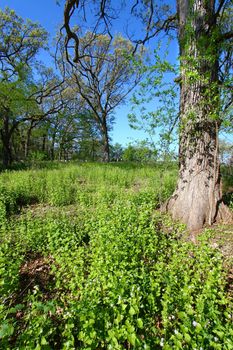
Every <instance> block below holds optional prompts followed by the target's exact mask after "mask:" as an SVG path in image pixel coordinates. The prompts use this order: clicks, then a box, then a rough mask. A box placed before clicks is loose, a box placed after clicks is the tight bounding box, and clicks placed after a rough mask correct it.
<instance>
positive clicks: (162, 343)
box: [159, 338, 164, 346]
mask: <svg viewBox="0 0 233 350" xmlns="http://www.w3.org/2000/svg"><path fill="white" fill-rule="evenodd" d="M159 345H160V346H164V338H161V340H160V344H159Z"/></svg>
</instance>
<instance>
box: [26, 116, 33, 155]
mask: <svg viewBox="0 0 233 350" xmlns="http://www.w3.org/2000/svg"><path fill="white" fill-rule="evenodd" d="M33 127H34V125H33V121H31V123H30V126H29V128H28V130H27V135H26V141H25V149H24V157H25V159H27V158H28V155H29V149H30V141H31V134H32V129H33Z"/></svg>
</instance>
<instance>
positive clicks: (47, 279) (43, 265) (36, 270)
mask: <svg viewBox="0 0 233 350" xmlns="http://www.w3.org/2000/svg"><path fill="white" fill-rule="evenodd" d="M53 263H54V260H53V258H52V257H51V256H49V257H43V256H42V255H41V254H39V253H32V252H29V253H28V254H27V256H26V261H25V262H24V263H23V264H22V265H21V267H20V270H19V286H20V287H19V292H18V298H21V299H22V298H23V297H24V296H25V295H26V294H27V293H28V291H31V290H33V289H34V288H35V286H37V287H38V288H39V290H40V291H41V292H42V293H43V294H44V296H45V299H48V298H49V290H50V289H51V285H52V284H54V276H53V274H52V272H51V265H52V264H53Z"/></svg>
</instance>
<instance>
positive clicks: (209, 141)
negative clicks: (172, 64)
mask: <svg viewBox="0 0 233 350" xmlns="http://www.w3.org/2000/svg"><path fill="white" fill-rule="evenodd" d="M178 14H179V28H180V32H179V44H180V56H181V62H180V69H181V87H180V140H179V142H180V143H179V179H178V183H177V188H176V190H175V192H174V194H173V195H172V197H171V198H170V199H169V200H168V202H167V203H166V209H167V210H168V211H169V212H170V213H171V214H172V217H173V218H174V219H180V220H181V221H182V222H184V223H185V224H187V227H188V229H189V230H191V231H195V230H198V229H200V228H202V227H203V225H204V224H212V223H213V222H214V221H216V220H218V219H224V220H225V219H228V220H229V218H230V217H231V213H230V211H229V210H228V209H227V208H226V207H225V206H224V204H223V203H222V190H221V176H220V164H219V149H218V148H219V147H218V131H219V126H220V123H221V122H220V119H219V118H218V114H219V88H218V54H219V52H218V47H217V45H215V43H214V41H212V39H211V31H213V30H214V28H215V25H214V1H212V0H210V1H208V2H207V1H204V0H202V1H198V0H192V1H191V0H178Z"/></svg>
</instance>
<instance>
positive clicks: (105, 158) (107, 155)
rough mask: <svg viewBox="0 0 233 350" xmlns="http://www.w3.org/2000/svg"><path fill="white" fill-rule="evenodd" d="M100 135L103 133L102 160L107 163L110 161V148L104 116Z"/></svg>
mask: <svg viewBox="0 0 233 350" xmlns="http://www.w3.org/2000/svg"><path fill="white" fill-rule="evenodd" d="M102 135H103V162H106V163H108V162H109V161H110V148H109V136H108V128H107V123H106V119H105V118H103V124H102Z"/></svg>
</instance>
